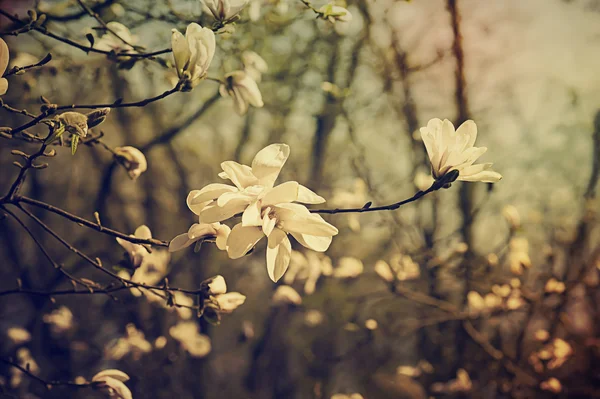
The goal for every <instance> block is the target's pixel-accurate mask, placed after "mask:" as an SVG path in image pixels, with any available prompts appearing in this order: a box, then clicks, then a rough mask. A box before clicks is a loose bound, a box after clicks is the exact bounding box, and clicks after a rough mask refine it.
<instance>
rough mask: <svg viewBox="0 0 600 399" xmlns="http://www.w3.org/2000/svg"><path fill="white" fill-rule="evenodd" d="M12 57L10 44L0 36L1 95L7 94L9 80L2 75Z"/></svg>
mask: <svg viewBox="0 0 600 399" xmlns="http://www.w3.org/2000/svg"><path fill="white" fill-rule="evenodd" d="M9 58H10V52H9V51H8V46H7V44H6V42H5V41H4V40H2V39H1V38H0V96H1V95H4V94H6V91H7V90H8V80H6V79H5V78H3V77H2V75H4V72H6V68H7V67H8V60H9Z"/></svg>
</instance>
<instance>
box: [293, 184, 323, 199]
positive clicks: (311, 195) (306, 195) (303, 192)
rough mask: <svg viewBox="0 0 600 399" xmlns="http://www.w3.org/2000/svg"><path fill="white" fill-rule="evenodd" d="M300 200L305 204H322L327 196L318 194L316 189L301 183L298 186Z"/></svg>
mask: <svg viewBox="0 0 600 399" xmlns="http://www.w3.org/2000/svg"><path fill="white" fill-rule="evenodd" d="M296 201H298V202H302V203H303V204H322V203H323V202H325V198H323V197H321V196H320V195H317V193H315V192H314V191H312V190H310V189H308V188H307V187H304V186H303V185H300V187H298V199H297V200H296Z"/></svg>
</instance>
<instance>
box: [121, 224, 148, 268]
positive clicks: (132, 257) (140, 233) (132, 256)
mask: <svg viewBox="0 0 600 399" xmlns="http://www.w3.org/2000/svg"><path fill="white" fill-rule="evenodd" d="M130 236H131V237H136V238H142V239H150V238H152V232H150V229H149V228H148V226H146V225H142V226H140V227H138V228H137V229H136V230H135V232H134V233H133V235H130ZM116 239H117V242H118V243H119V245H120V246H122V247H123V248H124V249H125V251H126V252H127V256H128V257H129V261H130V262H131V266H132V267H133V268H134V269H136V268H138V267H140V266H141V265H142V261H143V260H144V257H145V256H146V255H148V250H146V248H145V247H144V246H143V245H141V244H134V243H132V242H129V241H127V240H124V239H122V238H120V237H117V238H116Z"/></svg>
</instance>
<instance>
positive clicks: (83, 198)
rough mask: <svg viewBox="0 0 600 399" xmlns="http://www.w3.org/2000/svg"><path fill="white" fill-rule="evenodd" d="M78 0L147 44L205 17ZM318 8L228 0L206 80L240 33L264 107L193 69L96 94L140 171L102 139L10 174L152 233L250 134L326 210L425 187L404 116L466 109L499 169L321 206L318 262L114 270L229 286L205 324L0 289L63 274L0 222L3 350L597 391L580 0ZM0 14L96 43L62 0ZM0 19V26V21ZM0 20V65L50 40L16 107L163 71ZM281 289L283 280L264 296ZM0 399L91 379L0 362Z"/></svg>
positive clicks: (599, 318)
mask: <svg viewBox="0 0 600 399" xmlns="http://www.w3.org/2000/svg"><path fill="white" fill-rule="evenodd" d="M85 3H86V4H87V5H88V6H90V7H93V10H94V11H95V12H97V13H98V14H99V16H100V17H101V18H102V19H103V20H104V21H106V22H109V21H117V22H120V23H122V24H123V25H125V26H127V27H128V28H129V29H130V30H131V33H132V35H133V37H132V42H133V41H135V44H136V45H139V46H143V47H144V48H145V50H146V51H155V50H161V49H164V48H168V47H170V35H171V29H172V28H177V29H179V30H180V31H184V30H185V27H186V26H187V24H189V23H190V22H198V23H200V24H201V25H203V26H211V24H213V22H214V19H213V18H212V16H211V15H210V13H208V12H207V10H206V9H204V8H203V6H202V3H201V2H199V1H196V0H185V1H184V0H164V1H163V0H160V1H149V0H148V1H145V0H135V1H124V0H98V1H86V2H85ZM323 4H325V2H321V1H317V0H315V1H314V6H315V7H317V8H318V7H320V6H321V5H323ZM338 5H341V6H345V7H347V9H348V10H349V11H350V12H351V13H352V16H353V18H352V21H351V22H347V23H340V22H337V23H335V24H332V23H330V22H328V21H324V20H322V19H316V18H315V13H314V12H312V11H311V10H310V9H308V8H307V7H306V6H305V5H304V4H302V2H300V1H293V0H251V1H250V4H249V6H248V7H247V8H246V9H244V10H243V11H242V12H241V19H240V20H239V21H238V22H237V23H236V24H235V26H234V29H233V30H232V29H231V27H228V29H226V30H225V31H220V32H219V33H218V34H217V51H216V55H215V59H214V61H213V63H212V65H211V68H210V72H209V76H211V77H215V78H222V77H223V76H224V74H225V73H228V72H231V71H233V70H238V69H242V68H243V54H244V53H245V52H248V51H253V52H255V53H256V54H258V55H260V56H261V57H262V58H263V59H264V60H265V61H266V63H267V64H268V71H267V72H266V73H264V74H263V75H262V80H261V81H260V82H259V88H260V90H261V92H262V96H263V100H264V103H265V105H264V107H263V108H252V107H251V108H250V109H249V112H248V113H247V114H246V115H244V116H240V115H238V114H236V113H235V112H234V109H233V101H232V99H231V98H222V97H220V96H219V94H218V89H219V84H218V82H215V81H212V80H206V81H204V82H203V83H202V84H200V85H199V86H198V87H196V88H195V89H194V90H193V91H192V92H187V93H176V94H174V95H171V96H169V97H167V98H165V99H163V100H161V101H158V102H154V103H152V104H149V105H147V106H145V107H143V108H116V109H113V110H112V111H111V113H110V114H109V116H108V118H107V120H106V121H105V122H104V123H103V124H102V125H101V126H98V127H96V128H94V129H93V131H94V133H100V132H102V133H103V137H102V141H103V142H104V143H105V144H106V145H107V146H109V147H111V148H112V147H117V146H123V145H130V146H134V147H137V148H139V149H140V150H141V151H142V152H143V153H144V154H145V156H146V158H147V161H148V170H147V171H146V172H145V173H143V174H142V175H141V176H140V177H139V178H138V179H137V180H131V179H129V177H128V175H127V172H126V170H125V169H124V168H123V167H122V166H120V165H119V164H118V163H116V162H114V159H113V156H112V154H111V153H110V152H109V151H106V149H105V148H104V147H103V146H102V145H86V146H81V148H80V149H79V150H78V151H77V153H76V155H75V156H71V154H70V149H69V148H68V147H65V148H56V149H57V152H58V155H57V157H56V158H54V159H51V160H50V161H49V164H50V166H49V167H48V168H47V169H45V170H36V171H33V173H30V174H29V176H28V180H27V182H26V185H25V187H24V189H25V193H26V195H28V196H29V197H33V198H35V199H38V200H40V201H44V202H47V203H49V204H52V205H56V206H59V207H61V208H63V209H65V210H68V211H69V212H71V213H73V214H75V215H78V216H81V217H83V218H86V219H88V220H93V218H94V216H93V214H94V212H96V211H97V212H99V215H100V219H101V221H102V224H103V225H104V226H109V227H111V228H114V229H116V230H119V231H122V232H125V233H128V234H130V233H131V234H133V232H134V230H135V229H136V228H137V227H138V226H140V225H143V224H145V225H147V226H148V227H149V228H150V229H151V231H152V234H153V236H154V237H156V238H159V239H162V240H170V239H171V238H173V237H174V236H175V235H177V234H180V233H182V232H185V231H187V229H188V228H189V226H190V225H191V224H192V223H194V222H195V221H196V216H195V215H194V214H193V213H192V212H190V211H189V210H188V208H187V206H186V202H185V200H186V197H187V194H188V192H189V191H190V190H192V189H200V188H202V187H203V186H205V185H207V184H209V183H216V182H221V179H219V178H218V176H217V174H218V172H219V171H220V166H219V165H220V163H221V162H222V161H226V160H235V161H238V162H241V163H244V164H249V163H250V162H251V161H252V158H253V157H254V155H255V154H256V153H257V152H258V151H259V150H260V149H262V148H263V147H265V146H267V145H268V144H271V143H286V144H288V145H289V146H290V147H291V155H290V157H289V159H288V162H287V164H286V165H285V167H284V168H283V170H282V173H281V175H280V179H279V181H287V180H297V181H299V182H300V183H302V184H304V185H306V186H307V187H309V188H311V189H312V190H314V191H316V192H317V193H318V194H320V195H321V196H323V197H325V198H326V199H327V200H328V201H327V203H326V205H327V206H328V207H361V206H362V205H363V204H365V203H366V202H367V201H372V202H373V204H375V205H383V204H389V203H393V202H396V201H399V200H401V199H404V198H408V197H410V196H412V195H413V194H414V193H415V192H416V191H418V190H419V189H424V188H427V187H429V185H430V180H429V179H430V177H429V173H430V170H429V164H428V159H427V157H426V153H425V149H424V145H423V143H422V141H421V139H420V134H419V133H418V129H419V127H421V126H425V125H426V124H427V121H428V120H429V119H431V118H434V117H437V118H441V119H444V118H448V119H450V120H451V121H453V122H454V123H455V125H456V126H458V125H459V124H460V123H462V122H463V121H465V120H467V119H473V120H474V121H475V122H476V123H477V126H478V133H479V134H478V139H477V143H476V144H477V145H478V146H486V147H488V151H487V153H486V154H485V155H484V156H483V158H482V160H481V161H483V162H494V170H496V171H498V172H500V173H501V174H502V175H503V177H504V178H503V180H502V181H500V182H499V183H496V184H494V185H488V184H484V183H479V184H476V183H461V182H456V183H453V184H452V187H451V188H450V189H448V190H440V191H438V192H435V193H433V194H431V195H428V196H427V197H425V198H423V199H421V200H419V201H417V202H416V203H412V204H409V205H406V206H403V207H402V208H400V209H399V210H397V211H391V212H381V213H368V214H361V215H358V214H354V215H332V216H329V217H326V219H327V221H329V222H330V223H332V224H334V225H335V226H336V227H338V229H339V230H340V234H339V235H338V236H336V237H334V240H333V244H332V246H331V248H330V249H329V250H328V251H327V253H326V254H324V255H321V254H317V253H314V252H310V251H306V250H305V249H304V248H303V247H301V246H300V245H297V243H293V247H294V250H295V252H294V254H293V257H292V263H291V266H290V270H289V271H288V272H287V274H286V275H285V276H284V277H283V278H282V280H281V281H279V282H278V283H277V284H274V283H273V282H272V281H271V280H270V279H269V278H268V276H267V273H266V265H265V256H264V246H265V244H264V240H263V242H262V243H261V244H259V246H258V248H257V250H256V251H255V252H254V253H252V254H251V255H249V256H247V257H244V258H243V259H240V260H230V259H228V257H227V255H226V254H225V253H223V252H220V251H218V250H217V249H216V248H215V247H214V245H208V244H206V245H203V246H202V248H201V250H200V251H198V252H196V253H195V252H194V251H193V250H192V248H189V249H188V250H185V251H181V252H177V253H174V254H171V255H168V254H167V253H166V251H164V250H163V249H155V252H156V254H157V256H156V257H155V259H154V263H148V264H145V265H144V267H143V268H142V269H141V270H136V271H135V273H134V278H137V279H138V281H144V282H148V283H150V284H161V282H162V281H164V278H165V277H167V278H168V281H169V284H170V285H171V286H174V287H181V288H186V289H195V288H197V287H198V286H199V285H200V283H201V282H202V281H203V280H205V279H207V278H209V277H211V276H214V275H217V274H220V275H223V276H224V277H225V279H226V281H227V284H228V288H229V290H230V291H238V292H241V293H242V294H244V295H246V297H247V299H246V302H245V303H244V304H243V305H242V306H241V307H239V308H238V309H237V310H236V311H235V312H234V313H233V314H231V315H225V316H224V317H223V319H222V321H221V324H220V325H218V326H212V325H210V324H208V323H207V322H206V321H205V320H204V319H198V318H197V317H195V315H194V313H193V312H192V311H190V310H189V309H185V308H178V307H172V306H168V304H167V301H164V300H161V299H160V298H156V297H152V295H140V293H139V291H135V290H132V291H131V292H129V291H127V290H126V291H121V292H118V293H115V294H114V298H113V297H111V296H108V295H101V294H90V295H57V296H52V295H27V294H24V293H13V294H6V295H3V294H2V292H3V291H9V290H14V289H15V288H16V287H17V284H19V283H18V280H19V281H20V284H21V285H22V287H23V288H28V289H36V290H42V291H56V290H61V289H69V288H72V285H71V283H70V281H69V280H67V279H65V278H64V276H62V275H61V274H59V273H58V272H57V271H56V270H54V269H53V268H52V266H51V265H50V264H48V262H47V260H46V259H45V258H44V256H43V254H42V253H40V251H39V250H38V248H37V247H36V246H35V244H34V242H33V241H32V240H31V238H30V237H29V236H28V235H27V234H26V233H25V232H24V231H23V229H22V227H21V226H19V225H18V224H17V223H15V222H14V220H12V219H10V218H4V219H3V220H0V229H1V230H0V232H1V234H0V237H1V245H0V259H1V261H0V264H1V265H2V266H1V267H0V355H1V356H3V357H12V358H13V359H16V360H18V361H19V362H21V364H23V365H24V364H26V363H29V364H30V366H29V367H30V370H31V371H32V372H35V373H37V374H38V375H39V376H41V377H43V378H44V379H45V380H76V378H77V377H83V378H85V379H90V378H91V377H92V376H93V375H94V374H95V373H96V372H98V371H100V370H103V369H107V368H116V369H120V370H123V371H125V372H126V373H127V374H129V376H130V377H131V380H130V381H129V382H127V386H128V387H130V389H131V391H132V393H133V397H134V398H331V397H333V396H334V395H338V396H336V398H335V399H344V398H352V399H356V398H358V396H357V394H358V395H362V397H364V398H365V399H378V398H427V397H474V398H509V397H511V398H512V397H515V398H532V397H542V398H543V397H555V396H558V397H600V390H599V389H598V388H597V387H598V386H600V360H599V355H600V341H599V338H598V328H599V327H600V325H599V323H600V313H599V312H600V310H599V309H598V301H599V299H600V298H599V295H600V291H599V289H598V284H599V282H600V281H599V278H600V276H599V273H600V252H599V250H600V247H599V245H598V243H599V242H600V241H599V237H598V229H597V226H598V223H597V219H596V212H597V209H598V200H597V199H596V196H595V189H596V182H597V179H598V171H599V168H600V158H599V157H600V116H597V113H598V111H599V110H600V75H599V74H598V71H599V70H600V23H599V21H600V1H597V0H529V1H527V2H523V1H518V0H505V1H486V2H482V1H477V0H427V1H423V0H413V1H410V2H407V1H399V0H398V1H392V0H369V1H353V0H348V1H347V2H343V1H342V2H338ZM36 7H37V8H36ZM0 8H1V9H3V10H5V11H7V12H9V13H10V14H15V13H18V14H19V16H20V17H25V15H26V10H28V9H31V8H36V10H37V12H38V14H42V13H44V14H45V15H46V18H47V22H46V23H45V26H46V27H47V29H48V30H49V31H52V32H55V33H57V34H60V35H61V36H64V37H68V38H70V39H72V40H74V41H76V42H79V43H82V44H84V45H89V42H88V41H87V39H86V34H88V33H91V34H92V35H94V37H96V40H101V38H100V36H101V35H102V33H101V32H100V33H98V30H94V29H93V28H94V27H97V26H98V23H97V21H95V20H94V19H93V18H91V17H90V16H88V15H87V14H86V13H85V12H82V10H81V8H80V6H79V5H78V4H77V2H76V1H70V0H63V1H18V2H15V1H12V2H10V1H8V2H7V1H3V2H0ZM0 22H1V25H0V27H1V29H0V30H1V31H2V32H5V31H10V30H11V27H13V26H12V25H11V22H10V21H9V20H8V19H6V18H5V17H0ZM13 28H14V27H13ZM3 38H4V39H5V40H6V41H7V43H8V46H9V49H10V57H11V59H10V64H9V69H10V68H11V67H12V66H13V65H19V66H22V65H29V64H32V63H35V62H37V61H39V60H40V59H42V58H43V57H44V56H45V55H46V54H47V53H51V54H52V56H53V58H52V61H51V62H49V63H48V64H46V65H45V66H43V67H41V68H35V69H32V70H28V71H27V72H26V73H25V74H22V75H19V76H11V77H9V79H8V80H9V90H8V92H7V94H5V95H4V96H2V100H3V101H4V103H6V104H10V106H12V107H15V108H19V109H22V108H25V109H28V110H29V111H31V112H33V113H34V114H36V113H37V112H38V109H39V106H40V105H41V104H42V103H41V100H40V96H44V97H45V98H47V99H48V100H49V101H50V102H53V103H57V104H61V105H63V104H90V103H91V104H94V103H105V102H108V103H111V102H113V101H115V100H116V99H118V98H123V99H125V101H138V100H142V99H145V98H149V97H153V96H155V95H158V94H160V93H162V92H164V91H165V90H168V89H170V88H172V87H174V85H175V84H176V83H177V75H176V73H175V70H174V68H169V67H168V66H169V65H168V64H169V63H172V57H171V55H170V54H166V55H160V56H158V58H160V59H162V60H163V61H162V62H161V61H159V62H157V61H156V60H155V61H153V60H148V59H139V60H137V62H131V60H128V59H123V58H120V59H111V57H106V56H104V55H102V54H94V53H89V54H86V53H85V52H84V51H81V50H79V49H76V48H73V47H71V46H68V45H66V44H64V43H61V42H59V41H56V40H53V39H51V38H48V37H47V36H44V35H42V34H40V33H39V32H29V33H26V34H20V35H18V36H16V37H14V36H3ZM0 118H1V119H0V125H1V126H12V127H15V126H20V125H22V124H23V123H25V122H27V121H28V119H27V118H26V117H23V116H19V115H15V114H14V113H9V112H6V111H5V110H3V109H2V110H0ZM32 130H33V131H35V129H32ZM39 132H40V133H41V132H44V130H43V129H42V128H41V127H40V128H39ZM12 149H21V150H24V151H26V152H27V151H29V152H33V151H35V150H37V146H36V145H35V144H32V143H24V142H22V141H17V140H8V139H5V138H0V151H1V154H2V156H1V157H0V165H1V171H2V172H1V173H0V188H1V193H2V195H4V194H5V193H6V191H7V190H8V188H9V187H10V185H11V184H12V182H13V181H14V179H15V177H16V175H17V172H18V170H17V168H15V167H13V166H12V165H11V164H12V162H13V161H14V160H15V159H14V157H12V156H11V155H10V150H12ZM34 211H35V214H36V215H37V216H38V217H39V218H40V219H42V220H43V221H44V222H45V223H47V224H48V225H50V226H52V228H53V229H55V230H56V231H57V232H59V233H60V234H61V235H62V236H63V237H64V238H65V239H67V240H68V241H69V242H71V243H73V244H74V245H75V246H76V247H77V248H79V249H80V250H82V251H84V252H85V253H87V254H88V255H89V256H90V257H92V258H96V257H98V258H100V259H101V260H102V263H103V265H105V267H112V266H113V265H118V264H119V262H120V261H121V260H122V259H123V248H122V247H121V246H119V245H118V244H117V243H116V242H115V240H114V238H113V237H110V236H107V235H103V234H100V233H98V232H96V231H93V230H89V229H86V228H85V227H80V226H78V225H77V224H75V223H72V222H69V221H67V220H65V219H63V218H60V217H58V216H57V215H54V214H51V213H48V212H45V211H43V210H39V209H34ZM27 225H29V222H28V221H27ZM30 229H31V231H32V233H33V234H34V235H35V236H36V237H37V238H38V240H39V241H40V242H41V243H43V245H44V246H45V247H46V248H48V250H49V252H50V253H51V255H52V257H53V258H54V259H56V260H57V261H58V262H59V263H60V264H62V265H63V267H64V269H65V270H67V271H68V272H69V273H71V274H73V275H75V276H77V277H78V278H85V279H89V280H90V281H94V282H98V283H100V284H108V283H109V282H110V280H107V279H106V276H104V275H103V274H101V273H98V271H96V270H94V269H92V268H91V267H90V266H89V265H88V264H86V263H85V262H81V261H80V259H79V258H77V257H76V256H74V254H73V253H72V252H69V251H67V250H66V249H65V248H64V247H62V246H61V245H60V244H58V242H57V241H56V240H54V239H53V238H52V237H51V236H49V235H48V234H47V233H46V232H44V231H43V230H42V229H40V228H39V226H37V225H34V224H31V225H30ZM163 251H164V252H163ZM136 275H137V277H136ZM390 276H391V277H390ZM284 285H285V286H291V287H292V288H293V289H294V290H295V291H296V292H297V293H298V294H299V295H298V297H296V296H295V295H292V294H289V291H283V293H284V294H285V295H283V294H282V291H281V290H278V289H279V287H281V286H284ZM276 291H277V292H278V293H279V295H275V297H274V293H275V292H276ZM177 301H178V303H186V304H192V303H193V298H188V297H185V296H182V297H180V298H178V299H177ZM186 310H187V311H186ZM2 395H5V396H6V397H23V398H65V397H81V398H84V397H85V398H87V397H102V394H100V393H98V392H94V391H93V390H90V389H83V390H77V389H72V388H69V387H56V388H54V389H52V390H50V391H47V390H46V389H45V388H44V387H43V386H42V385H40V384H39V382H36V381H35V380H32V379H31V378H28V377H27V376H26V375H24V374H23V373H21V372H19V371H17V370H16V369H15V368H12V367H9V366H6V365H4V364H0V396H2ZM344 395H345V396H344ZM351 395H354V396H351Z"/></svg>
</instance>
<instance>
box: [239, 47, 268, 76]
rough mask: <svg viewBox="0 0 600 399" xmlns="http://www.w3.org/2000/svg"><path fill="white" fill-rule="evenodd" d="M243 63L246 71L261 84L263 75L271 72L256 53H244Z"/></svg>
mask: <svg viewBox="0 0 600 399" xmlns="http://www.w3.org/2000/svg"><path fill="white" fill-rule="evenodd" d="M242 61H243V62H244V71H246V73H247V74H248V75H250V77H251V78H252V79H254V80H255V81H256V82H260V81H261V80H262V74H263V73H267V71H268V70H269V65H268V64H267V62H266V61H265V60H264V59H263V58H262V57H261V56H260V55H258V54H256V53H255V52H254V51H244V52H243V53H242Z"/></svg>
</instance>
